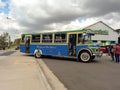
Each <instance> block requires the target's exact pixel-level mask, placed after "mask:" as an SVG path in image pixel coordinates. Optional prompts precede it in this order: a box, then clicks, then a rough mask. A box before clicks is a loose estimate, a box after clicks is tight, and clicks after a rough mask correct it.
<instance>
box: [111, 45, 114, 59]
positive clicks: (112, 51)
mask: <svg viewBox="0 0 120 90" xmlns="http://www.w3.org/2000/svg"><path fill="white" fill-rule="evenodd" d="M114 51H115V50H114V47H113V46H112V45H110V56H111V58H112V61H114V56H115V55H114Z"/></svg>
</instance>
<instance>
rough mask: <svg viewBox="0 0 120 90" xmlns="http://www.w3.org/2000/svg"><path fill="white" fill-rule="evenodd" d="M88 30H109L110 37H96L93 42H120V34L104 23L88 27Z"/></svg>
mask: <svg viewBox="0 0 120 90" xmlns="http://www.w3.org/2000/svg"><path fill="white" fill-rule="evenodd" d="M86 29H91V30H107V31H108V35H97V34H96V35H95V36H93V37H92V40H97V41H98V40H100V41H104V40H105V41H116V42H117V41H118V36H119V35H118V34H117V32H115V31H114V30H113V29H112V28H110V27H108V26H107V25H105V24H103V23H102V22H99V23H96V24H94V25H91V26H89V27H87V28H86Z"/></svg>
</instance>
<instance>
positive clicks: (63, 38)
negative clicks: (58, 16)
mask: <svg viewBox="0 0 120 90" xmlns="http://www.w3.org/2000/svg"><path fill="white" fill-rule="evenodd" d="M54 42H61V43H62V42H66V34H55V39H54Z"/></svg>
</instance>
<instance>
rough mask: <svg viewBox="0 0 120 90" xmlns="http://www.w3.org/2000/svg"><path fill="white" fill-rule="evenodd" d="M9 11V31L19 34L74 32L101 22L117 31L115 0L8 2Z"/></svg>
mask: <svg viewBox="0 0 120 90" xmlns="http://www.w3.org/2000/svg"><path fill="white" fill-rule="evenodd" d="M9 10H10V11H9V15H8V16H10V17H12V18H13V19H15V20H13V21H11V22H10V23H11V26H10V28H9V30H11V31H15V30H17V31H18V32H20V33H28V32H41V31H51V30H66V29H69V30H70V29H77V28H82V27H85V26H88V25H90V24H93V23H94V22H97V21H101V20H102V21H104V22H105V23H106V24H108V25H110V26H111V27H113V28H115V29H117V28H120V26H119V24H120V17H119V16H120V1H119V0H94V1H93V0H57V1H56V0H19V1H18V0H10V1H9ZM3 30H5V28H3Z"/></svg>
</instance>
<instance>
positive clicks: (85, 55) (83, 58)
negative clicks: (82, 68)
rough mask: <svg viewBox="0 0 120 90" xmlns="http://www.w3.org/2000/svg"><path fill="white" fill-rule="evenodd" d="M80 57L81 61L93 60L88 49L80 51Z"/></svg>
mask: <svg viewBox="0 0 120 90" xmlns="http://www.w3.org/2000/svg"><path fill="white" fill-rule="evenodd" d="M78 59H79V61H82V62H85V63H87V62H89V61H90V60H91V55H90V53H89V52H88V51H82V52H80V54H79V56H78Z"/></svg>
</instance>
